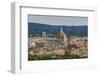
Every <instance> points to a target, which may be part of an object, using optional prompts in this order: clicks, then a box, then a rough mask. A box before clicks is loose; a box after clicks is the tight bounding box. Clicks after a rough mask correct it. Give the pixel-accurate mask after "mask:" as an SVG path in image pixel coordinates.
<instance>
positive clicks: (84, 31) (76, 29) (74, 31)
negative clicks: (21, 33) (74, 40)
mask: <svg viewBox="0 0 100 76" xmlns="http://www.w3.org/2000/svg"><path fill="white" fill-rule="evenodd" d="M61 27H62V28H63V31H64V32H65V33H66V34H69V35H70V36H79V37H87V36H88V26H87V25H83V26H79V25H77V26H74V25H71V26H67V25H49V24H40V23H28V34H29V36H30V35H32V36H41V35H42V34H41V33H42V32H43V31H44V32H47V33H48V34H52V35H57V33H58V32H59V31H60V28H61Z"/></svg>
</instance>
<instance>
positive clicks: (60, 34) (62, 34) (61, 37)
mask: <svg viewBox="0 0 100 76" xmlns="http://www.w3.org/2000/svg"><path fill="white" fill-rule="evenodd" d="M64 36H65V33H64V32H63V29H62V28H60V32H59V33H58V38H60V39H64Z"/></svg>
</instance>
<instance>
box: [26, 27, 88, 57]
mask: <svg viewBox="0 0 100 76" xmlns="http://www.w3.org/2000/svg"><path fill="white" fill-rule="evenodd" d="M87 47H88V40H87V37H69V36H68V35H67V34H66V33H64V31H63V29H62V28H61V29H60V31H59V32H58V34H57V36H56V37H49V36H47V34H46V32H42V37H29V38H28V52H29V54H31V55H60V56H63V55H65V54H66V53H70V54H72V55H78V56H80V57H88V49H87Z"/></svg>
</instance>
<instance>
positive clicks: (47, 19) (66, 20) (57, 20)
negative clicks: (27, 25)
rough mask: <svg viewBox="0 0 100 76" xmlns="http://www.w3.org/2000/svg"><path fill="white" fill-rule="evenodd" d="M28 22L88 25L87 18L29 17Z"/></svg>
mask: <svg viewBox="0 0 100 76" xmlns="http://www.w3.org/2000/svg"><path fill="white" fill-rule="evenodd" d="M28 22H31V23H42V24H50V25H69V26H70V25H77V26H78V25H88V18H87V17H78V16H50V15H49V16H47V15H28Z"/></svg>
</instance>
